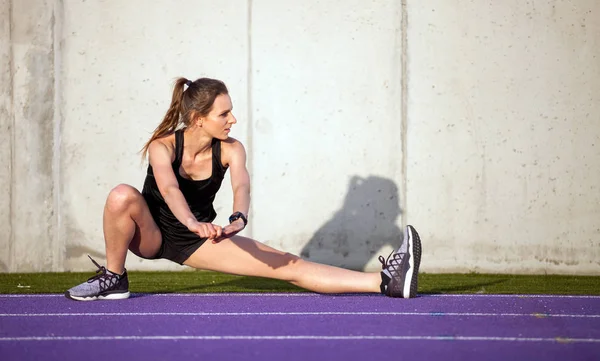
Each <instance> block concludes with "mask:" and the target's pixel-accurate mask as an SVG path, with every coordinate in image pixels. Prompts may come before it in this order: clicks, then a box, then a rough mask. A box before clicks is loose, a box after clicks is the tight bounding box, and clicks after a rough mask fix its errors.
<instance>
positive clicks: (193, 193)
mask: <svg viewBox="0 0 600 361" xmlns="http://www.w3.org/2000/svg"><path fill="white" fill-rule="evenodd" d="M183 139H184V138H183V129H180V130H177V131H176V132H175V160H174V161H173V164H172V165H173V172H174V173H175V177H177V182H178V183H179V189H180V190H181V193H183V196H184V197H185V200H186V201H187V204H188V206H189V207H190V210H191V211H192V214H193V215H194V217H196V219H197V220H198V221H199V222H212V221H213V220H214V219H215V217H216V216H217V212H215V209H214V207H213V201H214V200H215V195H216V194H217V191H218V190H219V188H220V187H221V182H222V181H223V177H224V176H225V172H226V171H227V167H225V166H223V164H222V163H221V141H220V140H218V139H213V140H212V144H211V148H212V174H211V176H210V177H209V178H207V179H203V180H191V179H187V178H184V177H182V176H181V175H180V174H179V167H181V160H182V158H183ZM142 195H143V196H144V198H145V199H146V202H147V203H148V207H149V208H150V212H151V213H152V217H153V218H154V221H155V222H156V225H157V226H158V228H159V229H160V230H161V233H162V235H163V238H165V239H170V240H172V241H177V242H181V241H183V243H188V242H195V241H197V240H198V238H199V237H198V235H196V234H195V233H192V232H190V231H189V230H188V229H187V227H186V226H184V225H183V224H182V223H181V222H179V220H178V219H177V218H175V216H174V215H173V212H171V210H170V209H169V207H168V206H167V204H166V203H165V200H164V199H163V197H162V195H161V194H160V192H159V190H158V186H157V184H156V179H155V178H154V172H153V170H152V166H151V165H148V172H147V175H146V180H145V181H144V188H143V189H142Z"/></svg>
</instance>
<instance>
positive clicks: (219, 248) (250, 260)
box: [184, 236, 381, 293]
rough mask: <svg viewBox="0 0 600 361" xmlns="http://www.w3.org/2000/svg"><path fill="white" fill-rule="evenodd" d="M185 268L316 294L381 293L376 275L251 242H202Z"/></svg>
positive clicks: (245, 240) (251, 240)
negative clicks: (271, 282) (290, 286)
mask: <svg viewBox="0 0 600 361" xmlns="http://www.w3.org/2000/svg"><path fill="white" fill-rule="evenodd" d="M184 264H185V265H187V266H190V267H194V268H199V269H205V270H212V271H218V272H224V273H231V274H237V275H244V276H257V277H267V278H275V279H280V280H284V281H288V282H290V283H292V284H295V285H297V286H299V287H302V288H305V289H308V290H311V291H314V292H319V293H352V292H373V293H375V292H380V288H379V287H380V284H381V275H380V273H379V272H375V273H367V272H358V271H351V270H347V269H343V268H339V267H334V266H328V265H324V264H319V263H314V262H310V261H306V260H303V259H301V258H299V257H297V256H294V255H292V254H290V253H285V252H281V251H279V250H276V249H274V248H271V247H269V246H267V245H265V244H262V243H260V242H257V241H255V240H253V239H250V238H246V237H241V236H233V237H231V238H227V239H224V240H222V241H221V242H219V243H217V244H213V243H211V242H205V243H204V244H203V245H202V246H201V247H200V248H199V249H198V250H197V251H196V252H194V254H192V256H191V257H190V258H188V259H187V260H186V261H185V262H184Z"/></svg>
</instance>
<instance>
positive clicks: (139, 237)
mask: <svg viewBox="0 0 600 361" xmlns="http://www.w3.org/2000/svg"><path fill="white" fill-rule="evenodd" d="M120 186H123V187H127V188H128V189H126V190H124V191H127V192H128V193H129V196H130V197H131V207H130V213H129V215H130V217H131V219H132V220H133V222H134V225H135V232H134V234H133V238H132V239H131V242H130V243H129V250H130V251H131V252H133V253H134V254H135V255H136V256H138V257H143V258H153V257H154V256H155V255H156V254H157V253H158V251H159V250H160V247H161V244H162V235H161V232H160V229H159V228H158V226H157V225H156V222H154V218H153V217H152V213H151V212H150V208H149V207H148V203H147V202H146V199H145V198H144V196H143V195H142V194H141V193H140V192H139V191H138V190H137V189H136V188H134V187H132V186H128V185H120Z"/></svg>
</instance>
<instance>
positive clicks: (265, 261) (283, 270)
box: [184, 236, 301, 281]
mask: <svg viewBox="0 0 600 361" xmlns="http://www.w3.org/2000/svg"><path fill="white" fill-rule="evenodd" d="M298 262H301V260H300V258H299V257H297V256H295V255H292V254H290V253H285V252H282V251H279V250H277V249H274V248H272V247H269V246H267V245H265V244H263V243H260V242H257V241H255V240H253V239H251V238H247V237H242V236H233V237H231V238H226V239H224V240H222V241H220V242H219V243H216V244H213V243H212V242H210V241H208V242H204V244H203V245H202V246H201V247H200V248H198V249H197V250H196V252H194V253H193V254H192V255H191V256H190V258H188V259H187V260H186V261H185V262H184V264H185V265H187V266H190V267H194V268H198V269H205V270H211V271H218V272H224V273H231V274H238V275H244V276H257V277H268V278H277V279H281V280H286V281H291V280H293V278H294V272H293V268H294V267H295V266H296V265H297V263H298Z"/></svg>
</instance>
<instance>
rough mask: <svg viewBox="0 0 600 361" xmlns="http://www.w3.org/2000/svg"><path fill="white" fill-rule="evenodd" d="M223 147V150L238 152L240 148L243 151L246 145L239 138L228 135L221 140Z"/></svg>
mask: <svg viewBox="0 0 600 361" xmlns="http://www.w3.org/2000/svg"><path fill="white" fill-rule="evenodd" d="M221 148H222V149H223V151H230V152H236V151H240V150H241V151H243V150H244V145H243V144H242V142H240V141H239V140H237V139H235V138H233V137H228V138H227V139H225V140H221Z"/></svg>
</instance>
